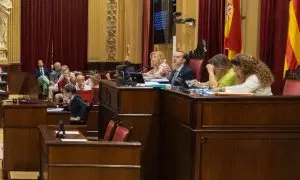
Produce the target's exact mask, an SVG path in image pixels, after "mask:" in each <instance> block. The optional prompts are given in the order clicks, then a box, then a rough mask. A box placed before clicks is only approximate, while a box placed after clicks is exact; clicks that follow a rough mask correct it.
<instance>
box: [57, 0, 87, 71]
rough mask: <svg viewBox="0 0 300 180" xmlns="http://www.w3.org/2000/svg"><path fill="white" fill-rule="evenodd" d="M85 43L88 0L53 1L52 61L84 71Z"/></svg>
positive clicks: (85, 61)
mask: <svg viewBox="0 0 300 180" xmlns="http://www.w3.org/2000/svg"><path fill="white" fill-rule="evenodd" d="M87 41H88V0H53V49H54V61H60V62H61V63H62V64H66V65H68V66H69V67H70V69H71V70H75V69H76V70H84V69H85V67H86V63H87Z"/></svg>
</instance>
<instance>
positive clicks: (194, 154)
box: [159, 90, 300, 180]
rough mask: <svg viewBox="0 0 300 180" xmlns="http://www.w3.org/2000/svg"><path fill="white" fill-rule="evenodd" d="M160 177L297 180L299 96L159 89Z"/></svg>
mask: <svg viewBox="0 0 300 180" xmlns="http://www.w3.org/2000/svg"><path fill="white" fill-rule="evenodd" d="M160 103H161V112H162V113H161V114H160V117H161V118H160V134H159V135H160V137H159V139H160V152H161V154H160V179H172V180H173V179H178V180H181V179H187V180H207V179H210V180H241V179H244V180H252V179H256V180H265V179H274V180H282V179H292V180H296V179H299V173H298V170H297V167H298V166H299V163H298V162H299V161H300V156H299V155H298V152H299V150H300V144H299V143H298V142H300V141H299V138H300V126H299V124H300V119H299V118H298V115H297V113H295V112H297V109H299V107H300V104H299V103H300V98H299V97H284V96H280V97H279V96H270V97H215V96H211V97H201V96H200V97H193V96H191V95H187V94H186V95H184V94H183V93H181V92H175V91H170V90H163V92H162V93H161V101H160Z"/></svg>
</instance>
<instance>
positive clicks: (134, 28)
mask: <svg viewBox="0 0 300 180" xmlns="http://www.w3.org/2000/svg"><path fill="white" fill-rule="evenodd" d="M124 1H125V22H124V30H125V46H126V48H125V59H126V60H130V61H131V62H133V63H135V64H139V63H141V60H142V31H143V29H142V28H143V1H141V0H130V1H128V0H124Z"/></svg>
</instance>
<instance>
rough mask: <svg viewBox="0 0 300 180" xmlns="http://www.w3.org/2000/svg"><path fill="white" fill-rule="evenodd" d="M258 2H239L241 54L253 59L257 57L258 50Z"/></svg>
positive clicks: (253, 0) (245, 0)
mask: <svg viewBox="0 0 300 180" xmlns="http://www.w3.org/2000/svg"><path fill="white" fill-rule="evenodd" d="M260 2H261V0H251V1H248V0H242V1H241V6H242V9H241V12H242V16H243V20H242V39H243V52H244V53H246V54H249V55H252V56H254V57H259V48H260V47H259V43H260V40H259V39H260Z"/></svg>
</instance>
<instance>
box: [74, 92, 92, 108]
mask: <svg viewBox="0 0 300 180" xmlns="http://www.w3.org/2000/svg"><path fill="white" fill-rule="evenodd" d="M77 95H78V96H81V97H82V99H83V100H84V101H85V102H86V103H87V104H88V105H90V104H92V102H93V91H92V90H89V91H82V90H79V91H77Z"/></svg>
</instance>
